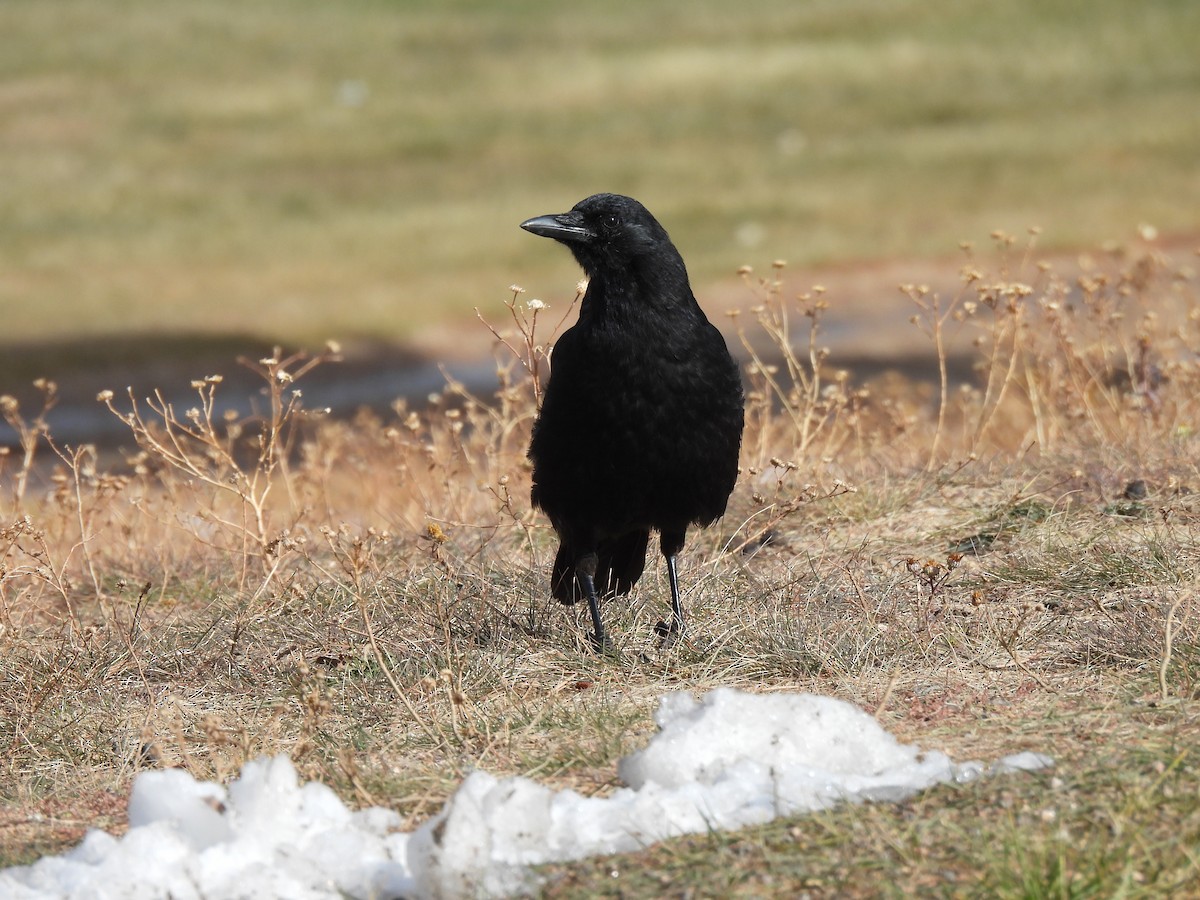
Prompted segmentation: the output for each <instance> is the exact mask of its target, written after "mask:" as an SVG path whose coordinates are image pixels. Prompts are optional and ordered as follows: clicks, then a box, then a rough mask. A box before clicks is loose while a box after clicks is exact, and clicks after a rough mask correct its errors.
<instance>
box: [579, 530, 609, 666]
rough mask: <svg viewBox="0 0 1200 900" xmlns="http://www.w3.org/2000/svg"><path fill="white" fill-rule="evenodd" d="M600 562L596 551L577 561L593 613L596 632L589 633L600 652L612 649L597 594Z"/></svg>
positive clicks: (589, 608)
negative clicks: (597, 575) (601, 616)
mask: <svg viewBox="0 0 1200 900" xmlns="http://www.w3.org/2000/svg"><path fill="white" fill-rule="evenodd" d="M598 563H599V559H598V558H597V555H596V553H595V552H594V551H593V552H591V553H585V554H584V555H583V556H581V557H579V559H577V560H576V561H575V574H576V575H578V576H579V580H580V581H581V582H583V592H584V593H585V594H587V602H588V611H589V612H591V614H592V627H593V628H594V629H595V631H594V632H592V633H591V634H589V635H588V638H589V639H590V640H591V642H592V646H593V647H595V648H596V650H597V651H599V652H600V653H607V652H608V651H610V650H611V649H612V644H610V643H609V642H608V635H607V634H605V633H604V623H603V622H602V621H601V620H600V598H599V597H597V596H596V566H597V564H598Z"/></svg>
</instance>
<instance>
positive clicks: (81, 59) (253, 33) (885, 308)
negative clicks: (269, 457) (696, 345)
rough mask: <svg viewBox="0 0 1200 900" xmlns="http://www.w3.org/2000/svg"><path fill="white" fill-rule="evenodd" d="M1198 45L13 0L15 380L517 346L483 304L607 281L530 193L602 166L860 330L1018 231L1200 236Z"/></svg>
mask: <svg viewBox="0 0 1200 900" xmlns="http://www.w3.org/2000/svg"><path fill="white" fill-rule="evenodd" d="M1198 47H1200V3H1196V2H1195V0H1146V2H1141V3H1130V2H1126V0H988V2H975V0H914V2H903V0H741V2H739V3H736V4H732V3H727V2H719V0H691V2H688V3H679V2H666V0H636V2H627V0H606V2H603V3H599V2H579V0H576V2H570V3H564V2H562V0H512V2H504V3H501V2H467V0H344V2H338V3H329V2H316V0H259V2H253V3H247V2H244V0H189V2H180V0H109V2H99V0H54V2H44V0H3V2H2V3H0V311H2V315H0V394H10V395H13V396H16V397H18V398H19V399H21V400H22V403H23V404H25V405H26V406H27V405H28V404H29V403H31V402H33V400H32V399H31V398H32V397H34V396H35V393H34V392H33V391H32V388H31V387H30V382H32V380H33V379H34V378H37V377H39V376H41V377H47V378H52V379H55V380H56V381H57V382H58V383H59V384H60V386H61V390H62V393H63V395H64V397H63V400H62V404H61V405H62V410H61V411H60V413H56V415H63V416H64V419H63V426H62V427H63V428H64V429H65V430H64V432H63V435H64V437H65V438H67V439H76V440H78V439H83V438H84V437H86V436H87V435H88V434H89V430H90V429H93V428H101V427H102V426H103V423H105V422H109V420H111V419H112V417H111V415H110V414H108V413H106V412H105V411H104V410H102V409H98V408H96V406H97V405H96V403H95V399H94V398H95V395H96V392H97V391H99V390H100V389H102V388H113V389H117V390H118V391H120V390H121V389H122V388H123V387H124V386H125V385H126V384H133V385H135V386H137V388H138V389H139V390H140V389H142V386H146V389H149V386H159V387H163V388H167V389H172V388H175V387H178V388H180V389H182V390H184V391H185V392H186V390H187V384H188V381H189V380H190V379H192V378H197V377H201V376H203V375H206V374H210V373H212V372H218V371H219V372H226V373H228V372H229V370H230V369H236V368H237V364H236V362H234V360H235V359H236V357H237V356H238V355H239V354H246V355H249V356H254V355H256V354H259V353H262V352H265V350H264V348H268V347H270V346H271V345H272V344H275V343H279V344H283V345H284V346H285V347H288V348H296V347H314V348H317V347H320V346H321V345H322V344H323V343H324V342H325V341H326V340H329V339H333V340H337V341H339V342H340V343H341V344H342V346H343V347H344V348H345V350H346V353H347V358H348V362H347V364H346V365H345V366H343V367H340V369H341V374H340V375H339V374H338V373H337V372H334V371H333V370H334V369H337V368H339V367H328V369H329V370H330V371H329V374H328V376H327V377H329V378H334V377H335V376H336V377H337V378H339V379H340V380H341V387H340V388H335V386H333V385H330V386H329V387H328V391H330V393H327V394H325V395H324V398H325V399H327V400H329V402H330V403H331V404H332V405H335V406H336V407H338V408H339V409H340V410H341V411H342V412H348V411H352V409H353V406H354V405H355V403H356V402H357V401H360V400H362V401H368V402H374V403H386V401H387V399H388V398H390V397H394V396H397V395H399V394H402V393H410V394H415V395H420V394H421V393H422V392H425V391H428V390H431V389H435V388H436V385H437V384H438V383H439V379H440V375H439V373H438V372H437V370H436V368H435V367H434V363H436V362H439V361H443V360H447V361H450V362H452V363H454V364H455V365H458V366H459V367H460V368H459V371H462V372H467V373H474V374H476V375H480V376H481V377H482V376H483V375H486V373H489V372H491V370H492V368H493V364H492V363H491V360H490V357H489V356H488V347H489V342H490V335H489V334H488V333H487V332H486V330H485V329H484V328H483V327H482V325H480V323H479V322H478V321H477V320H476V318H475V312H474V310H475V309H476V308H478V309H479V310H481V311H482V312H483V314H484V315H485V316H487V317H488V318H489V319H491V320H493V321H496V322H504V321H505V320H506V317H507V312H506V310H505V309H504V306H503V304H504V302H505V300H507V299H509V297H510V296H511V295H510V292H509V288H508V286H509V285H510V284H512V283H514V282H516V283H519V284H521V285H523V286H524V287H525V288H526V289H527V291H528V294H527V295H526V297H527V298H528V297H538V298H540V299H543V300H544V301H545V302H546V303H548V304H549V305H550V306H551V310H552V311H553V310H555V309H562V310H564V311H565V309H566V306H567V304H568V303H569V301H570V299H571V297H572V296H573V294H574V285H575V284H576V282H577V280H578V278H579V272H578V270H577V268H576V267H575V264H574V262H573V261H572V260H571V258H570V256H569V254H568V253H566V252H565V251H563V250H562V249H561V248H557V247H555V246H553V245H551V244H550V243H549V242H547V241H544V240H538V239H535V238H533V237H531V236H530V235H528V234H525V233H524V232H522V231H520V230H519V229H518V228H517V223H519V222H520V221H521V220H523V219H525V218H527V217H529V216H533V215H538V214H543V213H549V212H561V211H565V210H566V209H568V208H569V207H571V206H572V205H573V204H574V203H575V202H576V201H578V200H579V199H581V198H583V197H585V196H587V195H589V194H591V193H594V192H596V191H602V190H608V191H616V192H620V193H628V194H631V195H633V196H636V197H637V198H638V199H640V200H642V201H643V202H644V203H645V204H646V205H647V206H648V207H649V208H650V209H651V210H652V211H653V212H654V213H655V215H656V216H657V217H658V218H659V219H660V220H661V221H662V222H663V223H664V224H665V225H666V226H667V228H668V229H669V230H670V232H671V234H672V237H673V238H674V240H675V242H676V244H677V245H678V246H679V247H680V249H681V251H682V252H683V254H684V257H685V259H686V260H687V262H688V264H689V268H690V270H691V273H692V280H693V284H694V287H695V289H696V293H697V295H698V296H699V298H700V299H701V302H702V304H703V305H705V306H706V307H708V308H709V309H710V310H715V309H716V308H719V307H721V306H723V305H732V304H734V303H736V301H738V300H739V299H742V300H745V299H746V298H745V297H744V296H741V297H740V298H739V296H738V295H739V292H741V291H742V290H743V288H741V287H740V286H739V285H738V283H737V279H736V276H735V274H734V273H735V271H736V269H737V267H738V266H740V265H743V264H749V265H752V266H754V267H755V269H756V270H757V271H767V272H769V271H770V266H771V262H772V261H773V260H775V259H780V258H782V259H786V260H787V261H788V263H789V266H788V269H787V270H786V271H787V273H789V274H788V276H787V277H788V278H789V279H793V280H794V281H795V283H796V285H797V289H799V288H802V287H806V286H807V285H808V284H811V283H813V281H814V280H821V281H828V280H831V279H832V280H833V281H835V282H836V281H837V278H838V277H839V276H841V277H842V278H843V281H844V284H845V285H846V287H845V290H844V294H845V295H846V296H845V297H844V298H842V299H843V300H844V311H843V317H844V322H843V325H842V326H841V328H842V331H843V332H844V335H843V337H844V338H845V339H847V340H850V341H852V340H853V334H854V328H855V327H856V326H855V322H859V323H864V322H865V318H866V317H864V316H863V313H864V312H869V313H871V314H872V316H873V317H882V320H887V321H890V320H891V317H892V316H895V317H897V321H902V320H903V319H905V318H907V314H908V313H909V312H911V309H909V308H908V306H906V301H905V299H904V298H903V297H902V296H900V294H899V292H898V291H896V290H895V284H896V282H897V281H898V280H900V279H901V278H902V277H904V276H905V275H906V274H911V273H912V272H916V273H918V274H920V273H922V272H925V271H927V270H928V271H931V272H934V273H936V272H938V271H942V272H943V273H944V274H946V275H947V277H948V278H949V279H950V280H951V281H953V275H954V273H955V271H956V269H957V265H958V261H959V257H958V256H957V253H958V251H957V249H956V248H957V246H958V244H959V242H960V241H963V240H970V241H975V242H977V243H979V244H987V243H988V234H989V233H990V232H991V231H992V230H993V229H997V228H1000V229H1005V230H1008V231H1010V232H1012V233H1014V234H1018V235H1024V234H1025V233H1026V229H1027V228H1028V227H1029V226H1038V227H1040V228H1041V229H1042V234H1041V237H1040V239H1039V240H1040V245H1039V246H1040V247H1041V248H1042V250H1043V251H1044V252H1050V253H1053V252H1061V253H1070V252H1074V251H1077V250H1082V249H1085V248H1094V247H1098V246H1102V245H1103V244H1104V243H1105V242H1109V241H1123V240H1128V239H1135V238H1136V239H1138V240H1146V239H1150V240H1154V241H1159V242H1162V243H1164V244H1170V245H1178V246H1183V247H1189V248H1190V247H1193V246H1194V242H1195V241H1196V239H1197V236H1198V232H1200V228H1198V225H1200V52H1197V48H1198ZM1189 252H1190V250H1189ZM914 261H919V262H914ZM939 267H940V268H939ZM862 273H868V274H870V273H874V275H873V276H872V277H867V278H865V280H864V279H863V278H861V277H859V276H860V275H862ZM831 302H832V303H833V304H834V306H835V313H836V304H837V303H838V302H839V298H838V296H836V294H835V295H834V296H833V298H832V301H831ZM876 314H877V315H876ZM555 318H556V317H555ZM713 318H714V320H716V319H717V318H718V316H717V315H716V314H715V312H714V315H713ZM867 324H869V323H867ZM321 389H322V390H325V389H326V388H325V387H322V388H321ZM329 398H332V399H329ZM316 402H318V403H320V402H322V398H321V397H317V399H316ZM85 408H86V409H85ZM72 409H73V410H74V411H73V412H72V411H71V410H72ZM68 413H70V415H68ZM89 417H90V418H89ZM68 419H69V421H68ZM116 424H117V425H119V423H116ZM10 434H11V433H10ZM4 438H5V435H3V434H0V440H3V439H4Z"/></svg>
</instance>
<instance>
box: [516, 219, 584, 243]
mask: <svg viewBox="0 0 1200 900" xmlns="http://www.w3.org/2000/svg"><path fill="white" fill-rule="evenodd" d="M521 227H522V228H524V229H525V230H526V231H528V232H529V233H530V234H536V235H538V236H540V237H548V238H554V240H556V241H562V242H563V243H565V244H586V243H588V242H590V241H593V240H595V239H596V232H594V231H592V230H591V229H589V228H586V227H584V224H583V218H582V217H581V216H580V215H579V214H578V213H575V212H569V213H563V214H562V215H558V216H538V217H537V218H536V219H527V220H526V221H524V222H522V223H521Z"/></svg>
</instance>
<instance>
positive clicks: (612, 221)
mask: <svg viewBox="0 0 1200 900" xmlns="http://www.w3.org/2000/svg"><path fill="white" fill-rule="evenodd" d="M620 223H621V220H620V219H618V218H617V217H616V216H614V215H612V214H609V215H607V216H605V217H604V227H605V228H616V227H617V226H618V225H619V224H620Z"/></svg>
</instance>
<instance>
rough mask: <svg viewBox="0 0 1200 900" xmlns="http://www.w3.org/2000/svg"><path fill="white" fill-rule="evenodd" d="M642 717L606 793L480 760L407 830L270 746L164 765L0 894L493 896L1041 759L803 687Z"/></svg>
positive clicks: (184, 898)
mask: <svg viewBox="0 0 1200 900" xmlns="http://www.w3.org/2000/svg"><path fill="white" fill-rule="evenodd" d="M655 720H656V722H657V723H658V726H659V729H660V730H659V733H658V734H657V735H655V736H654V738H652V739H651V741H650V743H649V745H648V746H647V747H646V748H645V749H643V750H641V751H638V752H637V753H633V754H631V755H630V756H628V757H626V758H625V759H623V760H621V762H620V764H619V768H618V771H619V773H620V776H621V779H622V780H623V781H624V782H625V783H626V784H627V785H628V787H625V788H621V789H619V790H617V791H615V792H613V793H612V794H611V795H610V796H608V797H584V796H581V795H580V794H578V793H576V792H575V791H571V790H562V791H552V790H551V789H550V788H548V787H545V786H543V785H540V784H538V783H537V782H535V781H532V780H530V779H528V778H522V777H511V778H503V779H497V778H495V777H494V776H492V775H489V774H487V773H486V772H479V771H477V772H474V773H473V774H471V775H470V776H468V777H467V778H466V780H464V781H463V783H462V785H461V786H460V787H459V789H458V790H457V791H456V792H455V793H454V795H453V796H452V797H451V798H450V799H449V800H448V801H447V802H446V805H445V806H444V807H443V809H442V811H441V812H440V813H438V814H437V815H436V816H434V817H433V818H432V819H430V820H429V821H428V822H426V823H425V824H423V825H421V826H420V827H419V828H418V829H417V830H416V831H414V832H412V833H404V832H402V831H400V822H401V819H400V816H399V815H398V814H397V813H395V812H394V811H392V810H387V809H383V808H380V807H375V808H372V809H366V810H361V811H359V812H351V811H350V810H349V809H347V808H346V806H345V805H344V804H343V803H342V801H341V800H339V799H338V797H337V796H336V795H335V794H334V793H333V791H331V790H330V789H329V788H328V787H326V786H325V785H323V784H320V783H317V782H309V783H307V784H303V785H301V784H300V783H299V781H298V779H297V777H296V770H295V769H294V767H293V766H292V763H291V761H290V760H289V759H288V758H287V757H286V756H283V755H280V756H276V757H274V758H273V759H268V758H266V757H263V758H260V759H257V760H255V761H253V762H251V763H249V764H248V765H247V766H246V767H245V769H243V771H242V775H241V777H240V778H238V779H237V780H236V781H234V782H232V783H231V784H230V785H229V786H228V788H224V787H221V786H220V785H216V784H213V783H211V782H198V781H196V780H195V779H193V778H192V777H191V776H190V775H188V774H187V773H186V772H183V771H181V770H178V769H171V770H166V771H154V772H145V773H143V774H141V775H139V776H138V777H137V779H136V780H135V782H134V785H133V791H132V793H131V795H130V798H129V831H128V833H127V834H126V835H125V836H124V837H122V838H120V839H117V838H114V837H112V836H111V835H108V834H106V833H104V832H102V831H91V832H89V833H88V835H87V836H86V837H85V838H84V840H83V841H82V842H81V843H80V844H79V846H77V847H75V848H74V849H73V850H70V851H68V852H67V853H64V854H63V855H62V856H57V857H46V858H44V859H41V860H39V861H38V862H36V863H34V864H33V865H31V866H24V867H16V868H11V869H5V870H0V897H4V898H12V900H35V898H36V900H47V898H79V900H141V898H147V900H150V898H161V897H167V896H170V897H172V898H176V900H193V898H194V900H201V898H203V900H226V898H229V900H234V898H247V900H249V898H288V900H310V898H312V900H316V898H337V897H354V898H364V900H365V898H380V900H382V898H398V897H406V898H457V897H478V896H485V897H501V896H506V895H512V894H519V893H524V892H527V891H529V890H532V889H534V888H535V887H536V883H535V881H534V880H533V875H532V874H531V870H530V867H531V866H534V865H537V864H539V863H545V862H553V861H563V860H572V859H580V858H582V857H585V856H593V855H597V854H607V853H620V852H625V851H629V850H635V849H638V848H640V847H644V846H646V845H648V844H651V843H653V842H655V841H658V840H662V839H664V838H668V837H672V836H675V835H680V834H687V833H692V832H703V831H708V830H710V829H714V828H719V829H732V828H740V827H743V826H745V825H751V824H757V823H762V822H767V821H770V820H771V819H773V818H774V817H776V816H781V815H796V814H799V813H804V812H809V811H812V810H816V809H822V808H825V807H828V806H831V805H833V804H835V803H839V802H846V801H850V802H860V801H870V800H885V801H896V800H901V799H903V798H905V797H908V796H910V795H911V794H914V793H916V792H918V791H921V790H924V789H925V788H927V787H930V786H932V785H935V784H938V783H942V782H949V781H966V780H970V779H973V778H976V777H979V776H980V775H983V774H999V773H1006V772H1017V771H1030V770H1036V769H1042V768H1046V767H1048V766H1051V765H1053V761H1052V760H1051V759H1050V758H1049V757H1046V756H1042V755H1040V754H1037V753H1028V752H1026V753H1018V754H1015V755H1014V756H1010V757H1005V758H1004V759H1002V760H1000V761H998V762H997V763H995V764H993V765H992V766H984V765H982V764H980V763H962V764H955V763H954V762H952V761H951V760H950V758H949V757H948V756H946V755H945V754H944V753H941V752H938V751H925V752H923V751H921V750H919V749H917V748H916V747H914V746H911V745H905V744H901V743H899V742H898V741H896V739H895V738H894V737H892V736H891V735H890V734H888V733H887V732H886V731H885V730H884V729H883V728H882V727H880V725H879V724H878V723H877V722H876V721H875V720H874V719H873V718H872V717H871V716H870V715H868V714H867V713H865V712H863V711H862V710H860V709H858V708H857V707H855V706H852V705H850V704H848V703H844V702H842V701H840V700H835V699H832V698H830V697H821V696H817V695H813V694H768V695H756V694H747V693H744V692H742V691H738V690H734V689H732V688H719V689H717V690H714V691H711V692H710V693H708V694H707V695H705V696H704V698H703V699H702V700H700V701H697V700H695V699H694V698H693V697H691V696H690V695H689V694H684V693H677V694H669V695H667V696H665V697H663V698H662V700H661V703H660V706H659V709H658V712H657V713H656V714H655Z"/></svg>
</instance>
